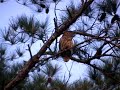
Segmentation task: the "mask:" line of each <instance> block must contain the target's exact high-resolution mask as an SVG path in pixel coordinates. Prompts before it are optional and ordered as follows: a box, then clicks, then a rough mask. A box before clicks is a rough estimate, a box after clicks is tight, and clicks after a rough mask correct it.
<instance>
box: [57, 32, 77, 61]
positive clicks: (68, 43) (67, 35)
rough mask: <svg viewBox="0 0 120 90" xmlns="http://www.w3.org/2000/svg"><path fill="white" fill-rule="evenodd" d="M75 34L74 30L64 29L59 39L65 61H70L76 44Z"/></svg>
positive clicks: (60, 49)
mask: <svg viewBox="0 0 120 90" xmlns="http://www.w3.org/2000/svg"><path fill="white" fill-rule="evenodd" d="M74 36H75V34H74V32H72V31H64V32H63V35H62V37H61V38H60V41H59V51H60V52H62V53H61V57H62V58H63V60H64V61H65V62H68V61H69V59H70V57H71V55H72V47H73V46H74V42H73V40H72V39H73V37H74Z"/></svg>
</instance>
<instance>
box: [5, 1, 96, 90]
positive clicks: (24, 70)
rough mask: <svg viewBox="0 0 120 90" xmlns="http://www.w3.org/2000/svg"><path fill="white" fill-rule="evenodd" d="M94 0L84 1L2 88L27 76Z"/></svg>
mask: <svg viewBox="0 0 120 90" xmlns="http://www.w3.org/2000/svg"><path fill="white" fill-rule="evenodd" d="M93 1H94V0H89V1H88V2H86V3H85V4H84V5H83V6H82V7H81V8H80V9H79V10H78V11H77V13H76V14H75V15H74V17H73V18H71V19H69V20H66V21H65V22H64V23H63V25H62V26H60V27H59V28H58V30H57V31H56V32H55V33H53V34H52V35H51V37H50V38H49V39H48V41H47V42H46V43H45V44H44V45H43V46H42V48H41V49H40V50H39V52H38V53H37V54H36V55H34V56H33V58H32V59H30V60H28V62H27V63H26V64H25V66H24V67H23V68H22V69H21V70H20V71H19V72H18V74H17V76H16V77H15V78H13V79H12V80H11V81H10V82H9V83H8V84H7V85H6V86H5V88H4V90H11V89H12V88H14V87H15V86H16V85H17V84H19V83H20V81H22V80H23V79H25V77H27V76H28V73H29V72H30V70H31V69H32V68H33V67H34V66H35V64H36V63H38V62H39V58H40V57H41V56H42V55H43V54H44V53H45V51H46V50H47V48H48V47H49V46H50V45H51V43H52V42H53V41H54V40H55V39H56V38H57V37H58V36H60V35H61V34H62V32H63V31H65V30H67V29H68V28H69V27H70V25H72V24H73V23H75V21H76V20H77V19H78V18H79V16H81V15H82V13H83V12H84V11H85V9H86V8H87V7H88V6H89V5H90V4H91V3H92V2H93Z"/></svg>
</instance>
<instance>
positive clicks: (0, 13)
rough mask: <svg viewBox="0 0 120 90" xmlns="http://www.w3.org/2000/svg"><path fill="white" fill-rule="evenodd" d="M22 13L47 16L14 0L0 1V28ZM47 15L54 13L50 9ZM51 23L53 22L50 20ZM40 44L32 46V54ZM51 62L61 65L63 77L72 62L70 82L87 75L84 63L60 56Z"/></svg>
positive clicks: (38, 16) (39, 16)
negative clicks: (67, 59)
mask: <svg viewBox="0 0 120 90" xmlns="http://www.w3.org/2000/svg"><path fill="white" fill-rule="evenodd" d="M64 4H65V3H64V2H62V3H61V5H64ZM51 8H54V7H52V6H51ZM23 14H26V15H27V16H31V15H33V14H34V16H35V17H37V18H38V19H39V18H41V17H43V16H44V17H46V16H47V15H46V14H45V13H44V12H42V14H39V13H36V12H34V11H32V10H31V9H30V8H28V7H25V6H23V5H20V4H18V3H16V2H15V0H10V1H8V2H5V3H0V29H4V28H5V27H7V26H8V25H9V21H10V19H11V18H16V17H18V16H21V15H23ZM49 15H50V16H51V17H50V18H51V19H50V20H53V17H54V14H53V11H52V10H51V11H50V13H49ZM51 24H53V23H52V22H51ZM51 26H52V25H51ZM40 44H41V43H40V42H36V43H35V44H34V45H33V46H32V48H31V50H32V53H33V55H34V54H36V53H37V51H38V50H39V49H40V47H39V46H40ZM27 54H28V53H27ZM27 54H26V55H27ZM25 58H26V60H27V59H28V58H29V55H27V56H26V57H25ZM53 62H54V63H56V64H57V63H59V65H61V66H62V68H63V69H62V70H63V71H62V73H60V76H61V77H62V78H63V76H64V74H66V75H68V70H67V67H68V69H69V70H70V68H71V65H72V63H73V66H72V70H71V75H72V77H71V79H70V81H71V82H72V81H74V80H77V79H79V78H84V77H87V74H86V70H87V68H86V66H85V65H84V64H80V63H77V62H73V61H71V60H70V61H69V62H67V63H66V62H64V61H63V60H62V59H61V58H59V60H58V61H53ZM66 65H67V67H66Z"/></svg>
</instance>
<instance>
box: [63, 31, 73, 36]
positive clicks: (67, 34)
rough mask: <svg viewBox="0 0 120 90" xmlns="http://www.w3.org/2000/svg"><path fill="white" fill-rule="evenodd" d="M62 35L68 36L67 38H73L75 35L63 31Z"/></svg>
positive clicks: (71, 32)
mask: <svg viewBox="0 0 120 90" xmlns="http://www.w3.org/2000/svg"><path fill="white" fill-rule="evenodd" d="M63 35H64V36H69V37H74V36H75V33H74V32H73V31H64V32H63Z"/></svg>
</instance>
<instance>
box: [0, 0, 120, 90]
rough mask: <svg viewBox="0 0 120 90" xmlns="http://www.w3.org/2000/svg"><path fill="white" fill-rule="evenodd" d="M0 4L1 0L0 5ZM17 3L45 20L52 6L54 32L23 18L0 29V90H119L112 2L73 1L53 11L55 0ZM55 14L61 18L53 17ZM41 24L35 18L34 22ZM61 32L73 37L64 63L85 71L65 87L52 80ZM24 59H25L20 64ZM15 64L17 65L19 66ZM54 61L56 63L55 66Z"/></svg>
mask: <svg viewBox="0 0 120 90" xmlns="http://www.w3.org/2000/svg"><path fill="white" fill-rule="evenodd" d="M0 2H1V3H2V4H5V3H4V2H5V0H1V1H0ZM17 2H18V3H19V4H22V5H24V6H27V7H28V8H29V7H30V8H31V6H34V7H35V8H33V9H32V10H34V11H36V12H38V13H41V12H44V13H46V14H48V15H49V12H50V10H51V8H50V5H52V4H53V3H54V5H55V7H54V14H55V15H54V19H53V21H52V22H54V27H52V29H51V32H52V33H50V32H49V23H50V22H51V21H49V20H48V18H46V20H45V21H42V22H41V21H40V20H37V19H36V18H35V17H34V16H31V17H28V16H26V15H22V16H19V17H17V18H13V19H11V21H10V24H9V26H8V28H5V29H1V30H0V45H1V46H0V76H1V77H0V89H1V90H11V89H13V90H119V89H120V78H119V77H120V59H119V58H120V55H119V52H120V51H119V49H120V43H119V39H120V31H119V30H120V17H119V16H120V15H119V10H118V9H119V5H120V2H119V1H118V0H99V1H98V0H79V3H77V5H76V4H74V3H73V2H71V3H70V5H67V6H65V9H64V10H61V9H58V8H57V6H58V5H59V3H62V1H61V0H51V1H50V0H17ZM58 13H61V15H60V16H59V15H58ZM40 19H41V18H40ZM64 31H71V32H73V33H74V34H75V35H76V37H77V36H78V38H77V39H76V38H74V39H75V43H74V46H73V47H72V48H68V50H69V49H72V51H73V54H72V55H71V57H70V59H71V60H72V61H74V62H78V63H83V64H85V65H86V66H88V72H86V71H85V73H88V77H87V78H86V79H83V80H82V79H79V80H77V81H75V82H73V83H69V80H70V77H71V75H70V72H71V71H69V77H68V79H66V78H64V79H62V78H59V77H57V76H56V75H57V74H58V73H57V72H58V71H59V70H60V67H59V65H54V64H51V63H50V61H51V60H58V59H59V57H60V55H61V54H64V51H59V49H58V45H59V36H60V35H62V34H63V32H64ZM37 41H40V42H41V44H42V46H40V49H39V51H38V52H36V54H34V55H33V51H32V50H31V47H32V45H33V44H35V43H36V42H37ZM26 52H27V55H28V54H29V59H28V60H27V59H25V56H26ZM19 61H20V62H19ZM58 62H59V61H58Z"/></svg>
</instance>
